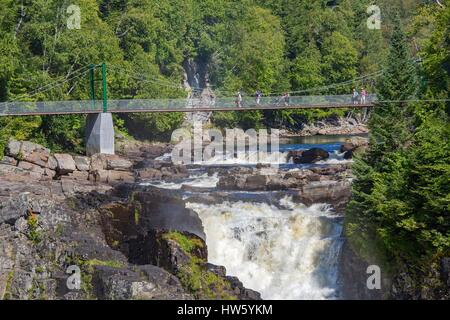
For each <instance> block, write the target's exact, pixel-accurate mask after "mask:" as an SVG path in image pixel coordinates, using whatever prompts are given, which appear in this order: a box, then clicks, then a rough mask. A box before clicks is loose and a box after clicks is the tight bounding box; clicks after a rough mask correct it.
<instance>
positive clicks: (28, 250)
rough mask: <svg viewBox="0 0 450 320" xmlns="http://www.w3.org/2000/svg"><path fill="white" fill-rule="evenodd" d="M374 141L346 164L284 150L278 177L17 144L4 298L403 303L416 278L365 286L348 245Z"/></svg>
mask: <svg viewBox="0 0 450 320" xmlns="http://www.w3.org/2000/svg"><path fill="white" fill-rule="evenodd" d="M366 146H367V140H366V139H364V138H360V137H354V138H351V139H348V140H346V141H345V142H342V143H340V144H339V146H338V152H339V153H340V154H341V155H340V157H341V158H340V159H342V161H341V162H337V163H335V162H333V161H334V160H335V159H334V160H333V159H331V160H333V161H332V162H331V163H329V162H327V161H330V158H332V157H335V155H333V154H332V153H330V152H328V151H326V150H324V149H322V148H311V149H307V150H288V151H286V152H285V157H286V159H285V160H286V163H287V164H286V165H287V166H288V167H282V168H281V169H280V168H274V167H272V166H271V165H269V164H257V165H254V166H253V165H252V166H245V165H233V166H223V165H220V164H217V165H209V166H207V167H204V166H200V165H189V166H185V165H174V164H172V162H171V161H170V160H169V159H168V158H167V154H169V153H170V151H171V148H172V146H171V145H169V144H154V145H148V144H135V145H133V144H129V145H127V146H123V148H120V153H119V155H114V156H112V155H94V156H92V157H83V156H77V155H70V154H60V153H59V154H58V153H56V154H54V153H51V152H50V150H48V149H46V148H44V147H42V146H40V145H38V144H35V143H31V142H26V141H23V142H21V141H15V140H11V141H10V142H9V144H8V147H7V152H6V155H5V156H4V157H3V159H2V160H1V161H0V239H1V241H0V298H2V299H113V300H114V299H171V300H172V299H244V300H245V299H250V300H258V299H261V298H283V299H285V298H286V299H294V298H297V297H303V298H312V299H323V298H339V299H342V298H344V299H382V298H388V297H401V296H402V295H404V294H405V290H404V289H399V287H401V284H399V281H407V280H401V279H400V280H399V279H390V278H389V277H388V276H387V275H385V274H383V279H382V281H383V290H375V291H372V290H368V289H367V287H366V279H367V273H366V270H367V267H368V266H369V265H371V264H375V263H376V261H371V260H370V259H369V260H365V259H363V258H361V257H360V255H359V254H358V253H357V252H355V251H354V248H353V247H352V246H351V245H350V243H348V241H347V239H345V238H344V237H343V236H342V220H343V217H344V210H345V206H346V204H347V202H348V200H349V197H350V195H351V181H352V178H353V175H352V172H351V165H352V164H351V162H348V159H350V158H351V157H352V156H353V154H355V153H359V152H364V148H365V147H366ZM324 161H325V164H324ZM289 163H290V164H289ZM243 219H244V220H243ZM243 221H244V222H245V223H243ZM287 235H289V237H287ZM305 243H306V244H307V245H306V246H305V245H304V244H305ZM283 250H285V251H286V255H280V251H283ZM292 250H294V251H293V252H291V251H292ZM299 250H300V251H299ZM297 251H298V252H297ZM218 253H219V255H218ZM296 256H297V258H295V259H294V260H292V257H296ZM238 257H240V258H238ZM239 259H243V260H242V261H241V260H239ZM291 260H292V261H291ZM230 261H232V262H233V263H231V264H230ZM266 264H267V265H266ZM223 265H226V266H223ZM74 266H75V269H73V267H74ZM236 266H238V267H239V269H241V270H236ZM269 266H270V268H272V267H273V268H275V269H270V268H269ZM77 268H78V269H77ZM299 268H300V269H299ZM442 268H444V269H442V270H441V271H439V270H437V273H438V274H440V275H441V276H443V277H445V274H447V277H448V270H447V269H445V264H444V265H443V267H442ZM73 270H79V272H80V273H79V275H80V280H81V282H80V283H81V285H80V287H79V288H78V289H75V290H73V289H69V287H70V286H68V283H69V282H68V281H70V277H71V276H73V274H72V272H73ZM304 270H315V271H314V272H312V273H311V272H309V271H304ZM445 270H447V271H445ZM243 271H245V272H243ZM239 272H240V273H239ZM445 272H447V273H445ZM238 273H239V277H237V276H236V275H237V274H238ZM241 277H242V279H241ZM271 277H273V279H271ZM278 277H280V278H278ZM265 278H267V279H270V282H267V283H265V281H266V280H265V281H261V280H262V279H265ZM267 281H268V280H267ZM447 281H448V280H447ZM277 283H279V287H277ZM400 283H401V282H400ZM290 285H295V286H294V287H293V288H292V289H289V286H290ZM274 286H275V287H274ZM334 286H335V287H334ZM299 287H300V289H299ZM255 289H256V290H255ZM291 293H292V294H291Z"/></svg>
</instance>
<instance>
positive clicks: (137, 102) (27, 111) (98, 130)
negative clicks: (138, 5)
mask: <svg viewBox="0 0 450 320" xmlns="http://www.w3.org/2000/svg"><path fill="white" fill-rule="evenodd" d="M112 69H113V70H114V67H112ZM99 74H100V75H101V77H99V78H97V77H98V75H99ZM379 74H380V72H378V73H377V74H376V75H375V74H374V75H373V76H377V75H379ZM86 75H89V77H88V79H89V94H90V99H89V100H78V101H19V100H20V97H19V98H18V99H16V100H13V101H7V102H0V116H33V115H68V114H87V115H88V117H87V124H86V144H87V145H86V149H87V152H88V154H94V153H106V154H111V153H114V126H113V119H112V113H139V112H148V113H151V112H159V113H160V112H186V113H191V114H194V113H200V112H213V111H249V110H280V109H330V108H369V107H374V106H375V104H376V102H377V98H376V95H367V96H366V99H365V101H364V103H361V101H355V100H354V99H353V97H352V95H301V96H295V95H293V96H286V95H281V96H280V95H271V96H265V97H261V98H260V99H258V100H257V99H256V98H255V97H252V96H242V97H241V99H238V98H237V97H236V96H234V97H216V96H214V94H213V93H212V91H208V92H211V94H209V93H208V94H206V96H205V94H202V95H201V96H200V97H196V98H193V97H192V95H191V96H190V97H188V98H184V99H183V98H179V99H128V100H127V99H124V100H108V95H107V81H106V80H107V79H106V64H105V63H103V64H100V65H90V66H87V67H83V68H80V69H78V70H76V71H73V72H70V73H69V74H68V75H66V76H65V77H64V78H62V79H59V80H56V81H55V82H54V83H51V84H47V85H44V86H42V87H40V88H38V89H36V90H35V91H33V92H31V93H29V94H27V95H26V96H25V98H26V99H29V100H31V99H33V98H34V99H35V97H36V96H37V95H38V94H43V93H45V92H48V91H50V90H54V89H55V88H57V87H61V86H63V85H64V84H66V83H70V82H74V83H76V81H78V79H79V78H82V77H85V76H86ZM366 77H367V76H366ZM366 77H362V78H359V79H364V78H366ZM132 78H133V77H132ZM134 79H135V80H137V81H142V82H152V83H158V81H159V80H158V79H153V80H149V79H146V78H145V77H143V76H140V77H134ZM351 81H353V80H351ZM351 81H347V82H345V83H341V85H342V84H346V83H347V84H351V83H353V82H351ZM98 82H100V83H101V90H98V91H97V90H96V83H98ZM159 84H161V85H165V86H173V87H174V88H175V87H176V88H178V89H182V87H181V86H180V85H175V84H169V83H167V82H164V83H162V82H159ZM337 85H339V84H337ZM332 86H333V85H332ZM332 86H327V87H324V88H329V87H332ZM319 89H320V88H319Z"/></svg>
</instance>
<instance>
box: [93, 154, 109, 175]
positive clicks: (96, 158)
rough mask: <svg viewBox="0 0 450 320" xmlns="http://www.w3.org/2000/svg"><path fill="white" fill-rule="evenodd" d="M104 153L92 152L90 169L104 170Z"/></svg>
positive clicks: (105, 166) (105, 165)
mask: <svg viewBox="0 0 450 320" xmlns="http://www.w3.org/2000/svg"><path fill="white" fill-rule="evenodd" d="M106 160H107V159H106V155H104V154H99V153H98V154H94V155H93V156H92V157H91V171H96V170H106V168H107V167H108V166H107V163H106Z"/></svg>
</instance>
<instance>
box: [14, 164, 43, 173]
mask: <svg viewBox="0 0 450 320" xmlns="http://www.w3.org/2000/svg"><path fill="white" fill-rule="evenodd" d="M17 166H18V167H19V168H22V169H24V170H27V171H32V172H36V173H38V174H41V175H43V174H44V169H43V168H41V167H40V166H38V165H36V164H34V163H30V162H26V161H20V162H19V164H18V165H17Z"/></svg>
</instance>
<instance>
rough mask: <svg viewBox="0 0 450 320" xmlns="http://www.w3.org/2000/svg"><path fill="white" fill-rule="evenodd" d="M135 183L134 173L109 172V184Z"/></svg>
mask: <svg viewBox="0 0 450 320" xmlns="http://www.w3.org/2000/svg"><path fill="white" fill-rule="evenodd" d="M134 181H135V179H134V174H133V173H132V172H126V171H113V170H110V171H108V182H109V183H115V182H128V183H133V182H134Z"/></svg>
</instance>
